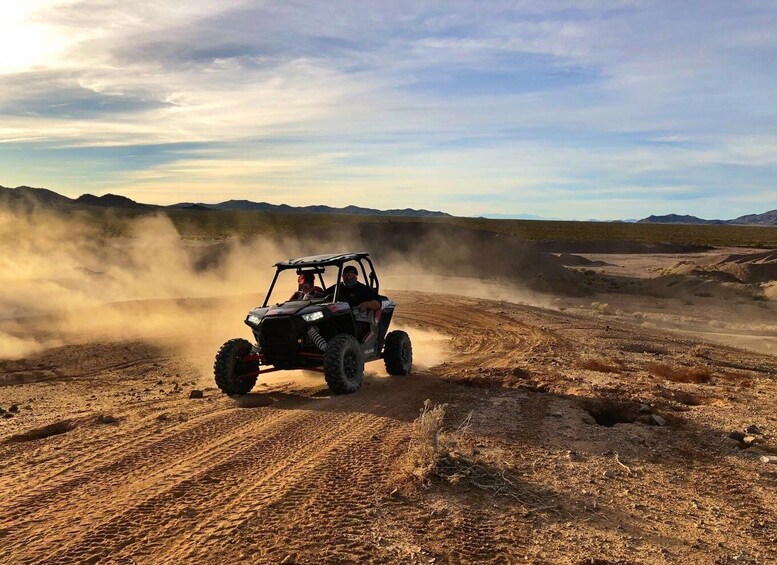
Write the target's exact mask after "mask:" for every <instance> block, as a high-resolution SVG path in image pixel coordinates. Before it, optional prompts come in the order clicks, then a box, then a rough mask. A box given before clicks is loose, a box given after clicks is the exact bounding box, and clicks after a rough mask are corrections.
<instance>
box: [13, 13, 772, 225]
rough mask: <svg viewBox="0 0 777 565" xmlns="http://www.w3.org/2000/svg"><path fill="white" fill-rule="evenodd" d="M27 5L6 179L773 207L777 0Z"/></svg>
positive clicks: (549, 211)
mask: <svg viewBox="0 0 777 565" xmlns="http://www.w3.org/2000/svg"><path fill="white" fill-rule="evenodd" d="M18 4H19V6H17V7H13V8H0V37H2V39H0V47H3V49H0V52H2V53H3V54H2V55H0V86H1V87H2V88H0V142H2V143H0V164H3V167H4V172H7V173H6V174H8V177H5V178H3V179H0V183H1V184H6V185H9V184H37V185H47V186H50V187H51V188H55V189H60V190H65V191H70V192H79V191H80V189H81V188H82V187H84V186H89V187H100V186H101V187H102V189H103V191H108V190H112V191H121V192H123V193H125V194H127V195H129V196H134V197H138V198H142V199H145V200H147V201H155V202H171V201H176V200H181V199H193V200H194V199H201V200H217V199H220V195H223V194H229V197H235V198H238V197H244V198H252V199H265V200H268V199H271V198H270V197H271V196H272V197H273V198H282V199H283V200H285V201H288V202H291V203H298V204H304V203H311V202H322V203H329V204H348V203H356V204H363V205H372V206H386V207H396V206H424V207H437V208H445V209H447V210H449V211H451V212H454V213H479V212H483V213H487V212H497V211H498V212H504V211H505V206H509V207H511V211H514V212H515V213H522V212H533V213H538V214H541V215H545V216H554V217H579V215H580V213H581V212H583V213H584V215H585V217H595V216H596V215H597V214H596V210H597V207H596V206H592V205H590V204H589V203H590V202H593V201H598V204H597V206H598V209H601V205H602V204H601V203H602V202H603V201H605V200H606V201H608V202H611V203H616V202H617V203H618V205H622V206H624V209H623V211H622V212H620V213H617V214H615V215H616V216H617V215H620V216H630V215H636V210H637V206H636V204H635V200H636V198H635V197H633V195H639V198H640V199H643V200H644V202H645V204H644V206H643V205H642V204H640V206H642V208H650V206H653V208H656V209H658V208H662V207H663V208H668V207H671V206H672V205H673V203H674V202H677V201H679V200H682V201H683V202H685V204H687V206H688V208H687V209H686V210H684V211H690V212H695V213H698V214H700V215H704V214H707V215H708V216H709V215H710V212H711V211H712V209H713V207H714V206H719V205H721V204H722V205H724V206H727V207H729V208H730V209H731V210H732V214H737V213H740V212H741V213H745V212H750V211H757V210H754V209H753V207H754V206H755V204H758V203H760V204H761V206H760V208H765V209H766V208H768V207H774V206H777V202H775V200H777V198H774V192H773V184H772V181H770V180H769V177H770V176H771V178H774V173H775V172H777V163H776V162H775V157H774V155H777V151H775V149H777V138H775V136H774V131H775V126H777V106H775V104H774V93H775V92H777V75H775V74H774V73H773V72H772V64H773V63H772V61H774V60H775V58H776V57H777V33H775V32H774V30H775V29H777V8H775V7H773V6H772V5H771V4H769V3H748V4H742V5H737V4H732V3H730V2H726V1H723V0H720V1H713V2H709V1H706V2H701V1H691V2H684V3H681V4H677V3H667V2H656V1H649V0H635V1H622V2H615V3H614V2H604V1H601V2H599V1H594V0H590V1H587V2H579V1H577V2H572V1H555V2H546V3H542V4H537V3H534V2H528V1H527V2H517V3H510V4H503V3H482V2H472V3H456V4H455V5H452V4H450V3H447V2H430V3H422V4H419V3H414V2H396V3H390V4H386V3H379V2H364V3H358V4H353V3H352V2H345V1H340V2H329V3H319V2H294V3H265V2H258V1H248V0H230V1H225V2H220V3H218V4H210V5H208V4H200V3H183V4H181V3H176V4H174V5H173V4H169V3H164V2H158V1H153V2H152V1H149V0H122V1H117V0H109V1H105V0H100V1H96V0H49V1H42V0H36V1H34V2H29V3H25V4H24V6H22V3H18ZM3 11H5V12H3ZM185 145H186V146H189V147H188V149H185V150H182V149H181V147H182V146H185ZM166 146H169V147H170V148H172V149H170V150H165V149H164V147H166ZM194 146H196V154H195V153H194V152H193V151H194V150H193V149H192V147H194ZM125 150H126V154H141V155H143V157H142V158H141V159H135V158H125V159H122V158H118V157H117V153H116V151H118V152H122V151H125ZM149 155H153V157H150V156H149ZM59 159H61V163H63V164H64V163H68V171H67V173H66V174H64V173H63V174H62V175H58V174H57V171H56V168H55V166H56V165H57V164H58V163H60V160H59ZM36 161H40V162H43V161H45V163H46V166H45V167H36V166H35V165H36ZM79 170H81V171H82V173H83V174H82V175H81V176H80V177H79V174H78V171H79ZM41 171H43V172H41ZM95 171H99V172H100V175H101V181H102V185H100V184H99V183H96V182H95V180H94V178H93V175H94V173H95ZM720 175H723V177H722V178H721V177H720ZM9 177H10V178H9ZM63 178H64V179H66V182H62V179H63ZM209 187H212V188H211V189H209ZM723 187H728V188H727V189H724V188H723ZM209 190H211V192H210V193H209V192H208V191H209ZM179 191H180V192H179ZM192 191H194V193H192ZM559 191H560V192H559ZM209 194H210V195H211V196H212V197H211V196H209ZM559 195H563V199H560V200H559V201H557V202H555V203H554V202H553V198H554V197H558V196H559ZM481 196H482V197H481ZM569 202H575V207H574V209H571V208H568V207H567V204H568V203H569ZM474 203H480V205H481V206H482V207H483V209H482V210H479V209H475V204H474ZM578 205H579V206H578ZM581 207H582V208H581ZM586 207H588V208H586ZM756 207H758V206H756ZM642 208H640V209H642ZM612 216H613V215H612V214H610V215H609V217H612Z"/></svg>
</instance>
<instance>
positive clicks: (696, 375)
mask: <svg viewBox="0 0 777 565" xmlns="http://www.w3.org/2000/svg"><path fill="white" fill-rule="evenodd" d="M648 371H649V372H650V373H652V374H653V375H655V376H657V377H661V378H664V379H666V380H668V381H672V382H675V383H698V384H701V383H708V382H710V381H711V380H712V376H713V375H712V372H711V371H710V370H709V369H707V368H706V367H686V366H684V365H667V364H666V363H653V364H652V365H650V366H649V367H648Z"/></svg>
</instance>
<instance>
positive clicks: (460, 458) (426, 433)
mask: <svg viewBox="0 0 777 565" xmlns="http://www.w3.org/2000/svg"><path fill="white" fill-rule="evenodd" d="M445 408H446V405H444V404H442V405H440V404H435V405H434V406H433V405H432V402H431V401H430V400H428V399H427V400H426V401H425V402H424V406H423V408H422V409H421V414H420V415H419V416H418V418H417V419H416V420H415V421H414V422H413V429H412V432H411V437H410V445H409V446H408V450H407V455H406V457H405V459H404V461H403V464H402V469H401V470H402V473H403V474H404V475H405V476H409V477H411V478H412V479H414V480H415V481H417V482H418V483H420V484H421V485H424V486H428V485H429V484H430V483H431V482H432V480H434V479H438V480H442V481H444V482H445V483H448V484H451V485H464V486H468V487H475V488H477V489H479V490H482V491H486V492H489V493H491V494H493V495H494V496H505V497H509V498H512V499H513V500H516V501H518V502H520V503H521V504H523V505H524V506H527V507H530V508H531V509H532V511H537V510H554V509H556V507H557V505H556V504H555V503H554V502H553V501H552V500H550V499H549V498H548V497H547V496H543V495H540V494H536V493H533V492H530V491H528V490H527V489H525V488H524V487H522V486H521V485H520V484H519V482H518V480H517V479H516V478H515V477H512V476H510V475H509V474H508V472H507V470H505V469H502V468H500V467H502V465H499V466H494V465H489V464H486V463H484V462H481V461H477V460H476V457H475V452H474V450H473V449H471V448H470V447H469V444H470V443H471V442H469V441H467V434H468V431H469V427H470V422H471V418H472V412H470V413H469V414H468V415H467V417H466V418H465V419H464V421H463V422H462V423H461V424H460V425H459V426H458V427H457V428H456V429H455V430H453V431H450V432H449V431H446V430H445V429H444V428H443V420H444V419H445Z"/></svg>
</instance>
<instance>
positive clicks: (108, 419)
mask: <svg viewBox="0 0 777 565" xmlns="http://www.w3.org/2000/svg"><path fill="white" fill-rule="evenodd" d="M97 421H98V422H100V423H101V424H118V423H119V420H117V419H116V417H115V416H111V415H110V414H100V415H99V416H97Z"/></svg>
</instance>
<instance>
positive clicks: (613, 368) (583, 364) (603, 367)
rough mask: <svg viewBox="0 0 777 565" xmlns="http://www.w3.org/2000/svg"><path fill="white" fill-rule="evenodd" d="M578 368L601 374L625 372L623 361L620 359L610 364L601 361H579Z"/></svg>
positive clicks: (589, 359) (591, 359) (592, 359)
mask: <svg viewBox="0 0 777 565" xmlns="http://www.w3.org/2000/svg"><path fill="white" fill-rule="evenodd" d="M577 366H578V367H579V368H580V369H586V370H588V371H598V372H600V373H618V372H620V371H622V370H623V361H621V360H620V359H613V360H612V361H610V362H609V363H608V362H606V361H603V360H601V359H594V358H588V359H582V360H580V361H578V363H577Z"/></svg>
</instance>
